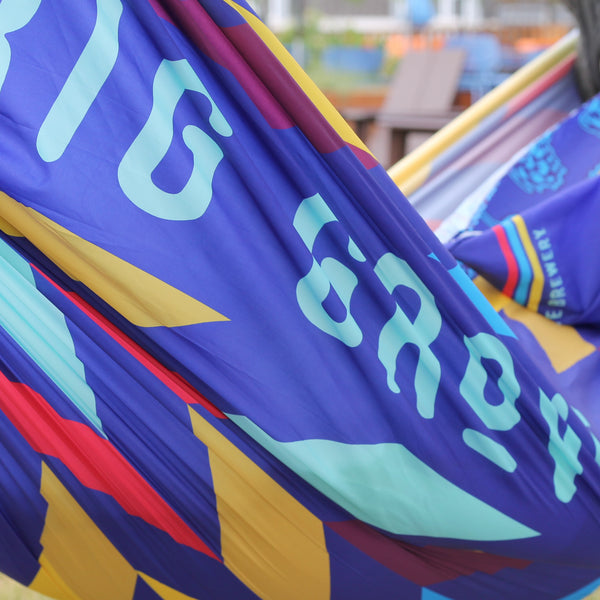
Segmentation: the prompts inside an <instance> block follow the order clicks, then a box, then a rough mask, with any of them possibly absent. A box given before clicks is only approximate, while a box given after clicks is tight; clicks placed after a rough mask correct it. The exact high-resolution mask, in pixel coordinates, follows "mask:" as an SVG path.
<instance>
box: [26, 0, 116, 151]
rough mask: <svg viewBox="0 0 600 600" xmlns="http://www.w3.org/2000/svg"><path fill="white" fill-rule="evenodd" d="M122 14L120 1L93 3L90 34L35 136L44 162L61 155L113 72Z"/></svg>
mask: <svg viewBox="0 0 600 600" xmlns="http://www.w3.org/2000/svg"><path fill="white" fill-rule="evenodd" d="M122 12H123V6H122V4H121V1H120V0H97V17H96V25H95V27H94V31H93V32H92V35H91V37H90V39H89V41H88V43H87V44H86V46H85V48H84V49H83V52H82V53H81V56H80V57H79V59H78V60H77V63H76V64H75V67H74V68H73V71H72V72H71V74H70V75H69V77H68V78H67V81H66V82H65V85H64V86H63V88H62V90H61V91H60V94H59V95H58V97H57V98H56V100H55V102H54V104H53V105H52V108H51V109H50V112H49V113H48V115H47V116H46V118H45V119H44V122H43V123H42V126H41V127H40V130H39V132H38V137H37V150H38V153H39V155H40V156H41V158H42V159H43V160H45V161H46V162H52V161H55V160H58V159H59V158H60V157H61V156H62V155H63V153H64V151H65V150H66V148H67V146H68V145H69V143H70V142H71V140H72V139H73V136H74V135H75V132H76V131H77V129H78V128H79V126H80V125H81V122H82V121H83V119H84V118H85V115H86V114H87V113H88V111H89V109H90V106H91V105H92V102H94V100H95V99H96V97H97V96H98V94H99V92H100V89H101V88H102V86H103V85H104V83H105V81H106V80H107V78H108V76H109V75H110V73H111V71H112V70H113V68H114V66H115V62H116V61H117V55H118V54H119V36H118V29H119V21H120V19H121V13H122Z"/></svg>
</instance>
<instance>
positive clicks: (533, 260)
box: [512, 215, 544, 311]
mask: <svg viewBox="0 0 600 600" xmlns="http://www.w3.org/2000/svg"><path fill="white" fill-rule="evenodd" d="M512 220H513V223H514V224H515V227H516V228H517V232H518V233H519V237H520V238H521V243H522V244H523V248H524V249H525V254H526V255H527V258H528V260H529V264H530V265H531V270H532V271H533V279H532V281H531V289H530V290H529V301H528V302H527V308H529V309H530V310H534V311H537V309H538V308H539V306H540V300H541V299H542V292H543V291H544V271H543V270H542V265H541V264H540V261H539V259H538V255H537V252H536V251H535V248H534V247H533V244H532V243H531V237H529V232H528V231H527V226H526V225H525V221H523V217H522V216H521V215H515V216H514V217H513V219H512Z"/></svg>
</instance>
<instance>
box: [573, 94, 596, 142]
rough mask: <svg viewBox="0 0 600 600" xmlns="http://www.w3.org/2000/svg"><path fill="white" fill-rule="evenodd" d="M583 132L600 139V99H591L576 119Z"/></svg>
mask: <svg viewBox="0 0 600 600" xmlns="http://www.w3.org/2000/svg"><path fill="white" fill-rule="evenodd" d="M577 121H578V122H579V125H580V126H581V128H582V129H583V130H584V131H587V132H588V133H591V134H592V135H595V136H596V137H600V98H598V97H596V98H592V99H591V100H590V101H589V102H588V104H587V105H586V106H585V108H584V109H583V110H582V111H581V112H580V113H579V116H578V117H577Z"/></svg>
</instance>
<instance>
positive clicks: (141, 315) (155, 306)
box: [0, 192, 228, 327]
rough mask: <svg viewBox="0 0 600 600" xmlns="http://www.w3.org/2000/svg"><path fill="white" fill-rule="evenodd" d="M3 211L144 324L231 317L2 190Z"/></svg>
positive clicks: (69, 270) (51, 254)
mask: <svg viewBox="0 0 600 600" xmlns="http://www.w3.org/2000/svg"><path fill="white" fill-rule="evenodd" d="M0 216H1V217H2V218H3V219H5V220H6V221H7V222H8V223H9V224H10V226H11V227H12V228H13V229H16V230H17V231H19V232H20V233H21V235H24V236H25V237H26V238H27V239H28V240H29V241H30V242H31V243H32V244H33V245H34V246H36V247H37V248H38V249H39V250H40V251H41V252H43V253H44V254H45V255H46V256H47V257H48V258H49V259H50V260H51V261H52V262H54V263H55V264H56V265H58V266H59V267H60V268H61V269H62V270H63V271H64V272H65V273H67V274H68V275H69V276H70V277H71V278H73V279H76V280H77V281H81V282H82V283H84V284H85V285H86V286H87V287H88V288H90V289H91V290H92V291H93V292H95V293H96V294H97V295H98V296H100V297H101V298H102V299H103V300H105V301H106V302H107V303H108V304H110V305H111V306H112V307H113V308H114V309H115V310H117V311H118V312H119V313H121V314H122V315H123V316H124V317H126V318H127V319H129V321H131V322H132V323H134V324H135V325H139V326H140V327H155V326H158V325H165V326H167V327H177V326H180V325H191V324H194V323H206V322H209V321H227V320H228V319H227V317H224V316H223V315H221V314H220V313H218V312H217V311H215V310H213V309H212V308H210V307H209V306H207V305H206V304H203V303H202V302H199V301H198V300H196V299H195V298H192V297H191V296H189V295H188V294H186V293H184V292H182V291H181V290H178V289H177V288H174V287H173V286H171V285H169V284H168V283H165V282H164V281H162V280H160V279H158V278H157V277H154V276H153V275H150V274H149V273H146V272H145V271H143V270H142V269H139V268H137V267H135V266H134V265H132V264H130V263H128V262H126V261H124V260H122V259H120V258H119V257H118V256H115V255H114V254H111V253H110V252H107V251H106V250H104V249H102V248H100V247H99V246H96V245H95V244H92V243H91V242H88V241H87V240H84V239H83V238H81V237H79V236H77V235H75V234H74V233H72V232H71V231H69V230H68V229H65V228H64V227H62V226H60V225H58V223H55V222H54V221H52V220H50V219H49V218H47V217H45V216H44V215H42V214H41V213H39V212H37V211H35V210H34V209H32V208H29V207H26V206H23V205H22V204H20V203H19V202H17V201H16V200H13V199H12V198H10V197H9V196H7V195H6V194H3V193H2V192H0Z"/></svg>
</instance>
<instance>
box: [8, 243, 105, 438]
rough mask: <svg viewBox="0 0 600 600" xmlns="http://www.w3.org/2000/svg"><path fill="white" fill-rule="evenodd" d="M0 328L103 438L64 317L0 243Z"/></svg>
mask: <svg viewBox="0 0 600 600" xmlns="http://www.w3.org/2000/svg"><path fill="white" fill-rule="evenodd" d="M0 280H1V281H2V287H1V288H0V328H2V329H4V331H6V332H7V333H8V334H9V335H10V337H11V338H12V339H13V340H14V341H15V342H16V343H17V344H18V345H19V346H20V347H21V348H22V349H23V350H24V351H25V352H26V353H27V354H28V355H29V356H30V357H31V359H32V360H33V361H34V362H35V363H36V364H37V365H38V367H39V368H40V369H41V370H42V371H43V372H44V373H46V375H47V376H48V377H49V378H50V379H51V380H52V381H53V382H54V383H55V384H56V386H57V387H58V388H59V389H60V390H61V391H62V392H63V393H64V394H65V396H66V397H67V398H68V399H69V400H70V401H71V402H72V403H73V404H74V405H75V406H76V407H77V408H78V410H79V411H80V412H81V413H82V414H83V415H84V416H85V417H86V418H87V419H88V421H89V422H90V423H91V424H92V425H93V426H94V427H95V428H96V430H97V431H98V433H100V434H101V435H104V433H103V431H102V422H101V421H100V418H99V417H98V415H97V414H96V397H95V395H94V392H93V391H92V390H91V388H90V387H89V386H88V384H87V381H86V379H85V367H84V365H83V363H82V362H81V361H80V360H79V358H78V357H77V355H76V351H75V345H74V343H73V338H72V336H71V332H70V331H69V328H68V326H67V322H66V320H65V316H64V315H63V314H62V313H61V311H60V310H58V308H56V307H55V306H54V305H53V304H52V303H51V302H50V301H49V300H48V299H47V298H46V297H45V296H43V295H42V294H41V293H40V292H39V290H38V289H37V288H36V287H35V280H34V278H33V273H32V272H31V267H30V266H29V264H28V263H27V261H25V260H24V259H23V258H22V257H21V256H20V255H19V254H17V253H16V252H15V251H14V250H13V249H12V248H10V246H8V244H6V243H5V242H3V241H1V240H0Z"/></svg>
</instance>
